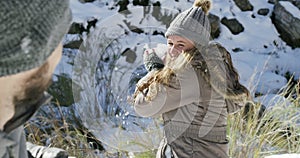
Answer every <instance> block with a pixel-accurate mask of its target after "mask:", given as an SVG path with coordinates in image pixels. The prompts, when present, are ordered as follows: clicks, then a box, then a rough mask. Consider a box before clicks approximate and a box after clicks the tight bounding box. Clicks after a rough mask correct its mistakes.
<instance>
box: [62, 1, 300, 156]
mask: <svg viewBox="0 0 300 158" xmlns="http://www.w3.org/2000/svg"><path fill="white" fill-rule="evenodd" d="M153 2H154V1H153ZM160 2H161V5H162V7H164V8H165V9H166V10H168V11H170V12H174V11H177V10H185V9H187V8H189V7H191V6H192V2H187V1H179V2H175V1H173V0H172V1H171V0H160ZM250 3H252V5H253V6H254V10H253V11H246V12H242V11H241V10H240V9H239V8H238V7H237V6H236V5H235V4H234V2H233V1H232V0H213V8H212V10H211V13H212V14H214V15H217V16H219V17H220V18H222V17H227V18H236V19H237V20H238V21H239V22H240V23H241V24H242V25H243V26H244V28H245V30H244V31H243V32H242V33H240V34H238V35H233V34H231V32H230V31H229V29H228V28H226V26H224V25H222V24H221V34H220V36H219V37H218V38H217V39H215V40H214V41H216V42H219V43H221V44H222V45H223V46H224V47H225V48H227V50H229V51H230V53H231V55H232V60H233V63H234V66H235V67H236V69H237V70H238V72H239V74H240V81H241V83H242V84H244V85H245V86H246V87H248V88H249V89H250V90H251V94H252V95H253V96H254V94H255V93H261V94H264V95H263V96H260V97H259V98H255V99H256V100H257V101H262V102H263V103H264V104H269V100H271V98H274V97H279V96H278V95H276V93H277V92H278V90H280V89H281V88H282V87H284V86H285V85H286V84H287V82H288V81H287V79H286V78H285V77H284V75H285V74H286V73H287V72H288V73H290V74H293V75H294V76H295V78H296V79H299V77H300V62H299V59H300V48H297V49H292V48H291V47H289V46H287V45H286V44H285V42H284V41H282V40H281V39H280V38H279V34H278V32H277V30H276V29H275V27H274V25H273V24H272V22H271V19H270V15H271V13H272V10H273V4H270V3H268V2H267V1H261V0H250ZM287 3H289V2H284V3H283V6H284V7H286V8H287V10H289V11H290V13H292V14H295V15H294V16H295V17H298V18H299V15H300V14H299V10H297V9H298V8H295V7H294V6H293V5H290V4H287ZM114 4H115V2H113V1H110V0H103V1H100V0H99V1H95V2H93V3H85V4H82V3H80V2H78V0H71V9H72V12H73V21H74V22H78V23H84V25H87V20H88V19H90V18H91V17H94V18H97V19H98V20H99V21H98V23H97V25H98V26H99V25H101V26H103V25H107V26H110V29H111V30H110V31H111V32H108V33H112V34H114V33H116V32H118V29H120V28H124V27H126V26H125V25H123V23H118V22H119V21H122V20H124V19H125V18H126V19H127V20H128V21H130V22H131V24H134V25H135V26H137V27H140V28H144V27H145V26H147V25H149V26H151V27H153V28H160V29H161V28H165V25H163V24H162V23H161V22H159V21H156V19H153V18H152V17H151V16H146V17H145V16H144V15H143V14H142V13H143V10H142V9H141V8H137V7H134V6H131V5H129V6H128V9H129V10H130V11H131V14H130V15H117V10H118V9H116V6H114ZM112 8H115V9H112ZM261 8H268V9H270V12H269V13H268V15H267V16H262V15H259V14H257V10H259V9H261ZM253 15H254V16H253ZM253 17H255V18H253ZM116 19H117V21H113V20H116ZM145 21H146V22H145ZM113 24H115V25H116V26H113ZM127 29H128V28H127ZM125 30H126V29H125ZM66 38H76V37H74V36H72V35H67V36H66ZM122 38H124V39H123V42H124V45H126V46H127V47H128V48H132V49H137V52H142V49H143V48H144V47H145V44H146V43H147V41H148V42H149V41H152V42H153V43H152V44H157V43H164V38H163V37H162V36H161V37H158V36H149V35H145V34H130V35H128V36H124V37H122ZM126 38H127V39H126ZM125 48H126V47H125ZM235 48H240V50H241V51H239V52H233V51H232V50H233V49H235ZM123 49H124V48H123ZM67 60H68V58H67V57H64V58H63V61H62V62H61V66H59V67H58V69H63V70H57V73H59V72H61V71H63V72H65V71H68V72H70V71H72V67H70V66H68V65H66V64H65V63H66V62H67ZM141 62H142V55H141V54H138V55H137V60H136V61H135V63H133V64H132V65H129V67H130V66H131V68H130V69H131V71H128V70H127V71H128V72H127V74H125V76H126V75H127V77H124V76H123V77H124V78H129V76H130V74H131V73H132V71H133V70H134V67H136V66H138V65H139V64H141ZM118 64H119V65H118ZM124 65H127V66H128V63H126V60H125V58H124V57H121V58H120V59H119V60H118V62H117V64H116V72H115V73H114V75H118V72H121V70H120V69H119V68H121V67H123V66H124ZM123 75H124V73H123ZM114 78H115V80H116V81H115V83H112V84H118V85H121V86H122V85H126V84H127V83H128V80H117V79H118V76H116V77H114ZM125 87H126V86H125ZM121 89H122V88H121ZM123 89H124V88H123ZM113 91H114V92H115V93H120V95H121V94H122V93H124V92H123V91H119V89H113ZM279 100H280V101H283V102H284V101H285V100H284V98H280V99H279ZM270 158H271V157H270ZM272 158H275V157H272Z"/></svg>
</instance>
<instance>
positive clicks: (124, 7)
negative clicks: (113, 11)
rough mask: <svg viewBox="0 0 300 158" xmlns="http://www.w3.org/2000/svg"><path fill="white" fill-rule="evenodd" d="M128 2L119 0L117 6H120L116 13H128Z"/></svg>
mask: <svg viewBox="0 0 300 158" xmlns="http://www.w3.org/2000/svg"><path fill="white" fill-rule="evenodd" d="M128 4H129V0H120V1H119V2H118V3H117V5H118V6H120V8H119V10H118V12H123V11H125V12H126V11H128V7H127V6H128Z"/></svg>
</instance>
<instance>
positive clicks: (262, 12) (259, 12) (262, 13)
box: [257, 8, 270, 16]
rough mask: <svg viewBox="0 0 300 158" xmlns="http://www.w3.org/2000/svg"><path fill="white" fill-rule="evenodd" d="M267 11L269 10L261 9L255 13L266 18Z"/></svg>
mask: <svg viewBox="0 0 300 158" xmlns="http://www.w3.org/2000/svg"><path fill="white" fill-rule="evenodd" d="M269 11H270V10H269V9H268V8H261V9H259V10H258V11H257V14H259V15H264V16H266V15H268V13H269Z"/></svg>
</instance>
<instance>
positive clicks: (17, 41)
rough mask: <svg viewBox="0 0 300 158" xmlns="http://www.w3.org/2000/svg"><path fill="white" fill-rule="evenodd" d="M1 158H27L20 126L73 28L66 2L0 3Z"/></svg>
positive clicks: (39, 101)
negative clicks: (65, 36) (68, 32)
mask: <svg viewBox="0 0 300 158" xmlns="http://www.w3.org/2000/svg"><path fill="white" fill-rule="evenodd" d="M0 22H1V23H0V157H1V158H11V157H13V158H19V157H20V158H27V151H26V144H25V143H26V140H25V135H24V129H23V124H24V123H25V122H26V121H27V120H28V119H29V118H30V117H31V116H32V115H33V114H34V113H35V112H36V111H37V110H38V108H39V107H40V106H41V105H43V104H44V103H46V102H47V101H50V98H51V97H50V96H49V94H47V93H46V92H45V90H46V89H47V87H48V86H49V85H50V83H51V79H52V73H53V72H54V69H55V67H56V65H57V64H58V63H59V61H60V58H61V55H62V44H61V41H62V38H63V36H64V34H65V33H67V30H68V28H69V26H70V23H71V11H70V9H69V1H68V0H9V1H1V2H0Z"/></svg>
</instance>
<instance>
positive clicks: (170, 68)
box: [133, 44, 250, 101]
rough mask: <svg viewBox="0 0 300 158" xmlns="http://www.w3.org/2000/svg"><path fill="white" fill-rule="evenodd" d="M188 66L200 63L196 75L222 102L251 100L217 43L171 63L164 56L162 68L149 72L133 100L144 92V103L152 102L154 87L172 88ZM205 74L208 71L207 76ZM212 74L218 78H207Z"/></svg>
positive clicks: (179, 57) (182, 56)
mask: <svg viewBox="0 0 300 158" xmlns="http://www.w3.org/2000/svg"><path fill="white" fill-rule="evenodd" d="M213 51H218V52H217V53H216V52H213ZM216 54H217V55H216ZM203 56H205V57H203ZM210 60H214V62H215V63H218V62H219V63H222V64H223V67H224V69H225V73H226V74H224V72H223V74H222V72H221V73H220V72H219V71H220V70H218V69H213V68H209V64H208V63H207V62H211V61H210ZM187 64H191V65H192V66H193V67H198V66H199V64H200V65H201V70H202V71H198V72H200V74H201V76H203V78H204V79H205V81H206V82H208V83H209V84H210V85H211V87H212V88H213V89H215V91H216V92H218V93H219V94H221V95H222V96H223V97H224V98H225V99H230V100H236V101H242V100H245V99H246V100H250V94H249V91H248V89H247V88H246V87H244V86H243V85H242V84H240V82H239V75H238V73H237V71H236V69H235V68H234V66H233V64H232V60H231V55H230V53H229V52H228V51H227V50H226V49H225V48H224V47H222V46H221V45H220V44H210V45H209V46H207V47H203V48H201V49H197V48H193V49H192V50H189V51H183V52H182V53H181V54H180V55H179V56H178V57H177V58H176V59H175V60H171V59H170V56H169V55H167V60H166V65H165V66H164V68H162V69H160V70H157V71H156V72H154V73H152V75H151V76H150V77H148V80H147V81H145V82H143V83H141V84H138V85H137V88H136V91H135V93H134V95H133V99H135V98H136V96H137V94H138V93H144V92H145V90H148V91H147V95H146V94H144V96H145V98H146V100H147V101H151V100H152V99H153V98H155V97H156V95H157V92H158V86H157V85H158V84H163V85H166V86H172V85H170V82H173V81H174V79H175V80H176V74H177V73H180V71H181V70H183V68H184V67H185V66H186V65H187ZM222 64H221V65H222ZM207 71H210V72H209V73H207ZM212 73H214V74H219V75H217V76H214V77H213V78H212V77H210V74H212ZM175 82H176V81H175Z"/></svg>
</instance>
